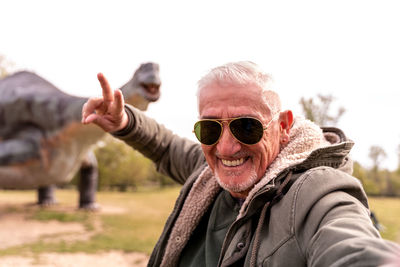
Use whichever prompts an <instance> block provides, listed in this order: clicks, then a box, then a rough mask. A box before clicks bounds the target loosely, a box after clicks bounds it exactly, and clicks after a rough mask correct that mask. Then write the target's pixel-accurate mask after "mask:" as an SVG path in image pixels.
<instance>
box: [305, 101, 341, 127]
mask: <svg viewBox="0 0 400 267" xmlns="http://www.w3.org/2000/svg"><path fill="white" fill-rule="evenodd" d="M317 97H318V100H314V99H313V98H309V99H305V98H303V97H302V98H301V99H300V105H301V107H302V109H303V113H304V116H305V117H306V119H309V120H310V121H313V122H315V123H316V124H318V125H319V126H328V125H331V126H335V125H336V124H337V122H338V121H339V119H340V117H342V115H343V114H344V112H345V111H346V110H345V108H343V107H339V110H338V111H337V112H336V115H330V108H331V104H332V102H333V101H334V97H333V96H332V95H321V94H318V95H317Z"/></svg>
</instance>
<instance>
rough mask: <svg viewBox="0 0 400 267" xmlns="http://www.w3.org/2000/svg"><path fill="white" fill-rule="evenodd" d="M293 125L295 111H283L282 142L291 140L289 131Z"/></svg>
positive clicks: (280, 118) (281, 123)
mask: <svg viewBox="0 0 400 267" xmlns="http://www.w3.org/2000/svg"><path fill="white" fill-rule="evenodd" d="M292 125H293V113H292V111H291V110H285V111H282V112H281V113H280V114H279V126H280V131H281V132H280V136H281V138H280V142H281V144H287V143H288V142H289V138H290V136H289V132H290V128H292Z"/></svg>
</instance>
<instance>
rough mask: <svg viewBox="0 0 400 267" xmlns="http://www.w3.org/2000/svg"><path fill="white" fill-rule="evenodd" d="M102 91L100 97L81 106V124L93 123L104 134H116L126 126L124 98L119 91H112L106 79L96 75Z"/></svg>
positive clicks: (101, 75) (90, 99)
mask: <svg viewBox="0 0 400 267" xmlns="http://www.w3.org/2000/svg"><path fill="white" fill-rule="evenodd" d="M97 79H98V80H99V82H100V85H101V88H102V89H103V96H102V97H93V98H89V100H88V101H87V102H86V103H85V104H84V105H83V108H82V123H83V124H89V123H94V124H96V125H98V126H99V127H101V128H102V129H103V130H104V131H106V132H117V131H119V130H121V129H124V128H125V127H126V126H127V125H128V115H127V114H126V111H125V109H124V105H125V102H124V97H123V95H122V92H121V91H120V90H118V89H117V90H112V89H111V87H110V85H109V83H108V81H107V79H106V77H104V75H103V74H102V73H99V74H97Z"/></svg>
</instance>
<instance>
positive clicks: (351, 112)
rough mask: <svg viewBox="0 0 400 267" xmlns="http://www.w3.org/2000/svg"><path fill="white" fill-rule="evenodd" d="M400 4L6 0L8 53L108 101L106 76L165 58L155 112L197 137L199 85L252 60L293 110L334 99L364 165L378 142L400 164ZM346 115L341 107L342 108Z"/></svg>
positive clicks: (23, 65)
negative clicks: (211, 74)
mask: <svg viewBox="0 0 400 267" xmlns="http://www.w3.org/2000/svg"><path fill="white" fill-rule="evenodd" d="M399 14H400V2H399V1H397V0H392V1H390V0H375V1H369V0H336V1H324V0H315V1H311V0H304V1H294V0H293V1H285V0H276V1H268V0H264V1H253V0H246V1H237V0H229V1H228V0H222V1H217V0H202V1H189V0H186V1H183V0H182V1H175V0H169V1H162V0H159V1H151V0H148V1H133V0H130V1H121V0H113V1H111V0H110V1H104V0H97V1H89V0H87V1H76V0H69V1H61V0H59V1H54V0H51V1H47V0H46V1H44V0H35V1H31V0H24V1H21V0H0V30H1V31H0V55H3V56H5V57H6V58H7V60H8V61H11V62H13V63H14V64H15V65H14V70H22V69H24V70H30V71H33V72H35V73H37V74H39V75H40V76H42V77H43V78H45V79H47V80H48V81H50V82H51V83H53V84H54V85H56V86H57V87H58V88H60V89H61V90H63V91H64V92H66V93H69V94H72V95H77V96H87V97H89V96H97V95H99V94H100V93H101V89H100V86H99V85H98V82H97V80H96V74H97V73H98V72H103V73H104V74H105V76H106V77H107V78H108V79H109V82H110V83H111V86H112V87H114V88H118V87H120V86H122V85H123V84H124V83H125V82H127V81H128V80H129V79H130V78H131V76H132V74H133V72H134V71H135V70H136V68H137V67H138V66H139V65H140V64H141V63H143V62H148V61H153V62H157V63H159V64H160V72H161V79H162V87H161V90H162V93H161V98H160V100H159V101H158V102H156V103H152V104H151V105H150V106H149V109H148V110H147V111H146V113H147V114H148V115H149V116H150V117H153V118H155V119H156V120H158V121H159V122H160V123H162V124H164V125H165V126H167V127H168V128H170V129H171V130H173V131H174V132H175V133H177V134H179V135H182V136H185V137H188V138H191V139H193V140H195V139H194V136H193V134H192V128H193V124H194V122H195V121H196V120H197V118H198V114H197V99H196V89H197V81H198V80H199V79H200V78H201V77H202V76H203V75H204V74H205V73H206V72H207V71H208V70H209V69H211V68H213V67H215V66H218V65H221V64H225V63H227V62H232V61H239V60H251V61H253V62H255V63H257V64H259V65H260V66H261V67H262V68H263V69H264V70H265V71H266V72H268V73H269V74H271V75H272V77H273V79H274V86H275V90H276V91H277V92H278V93H279V94H280V96H281V99H282V103H283V108H284V109H291V110H292V111H293V112H294V114H295V115H296V114H301V113H302V110H301V107H300V104H299V101H300V99H301V97H304V98H311V97H313V98H315V97H316V96H317V95H318V94H322V95H332V96H334V98H335V102H334V103H335V105H336V106H335V107H334V109H337V108H338V107H344V108H345V109H346V112H345V113H344V115H343V116H342V118H341V119H340V121H339V123H338V125H337V126H338V127H340V128H341V129H342V130H343V131H344V132H345V134H346V135H347V137H348V138H350V139H352V140H353V141H355V146H354V148H353V150H352V152H351V156H352V158H353V160H356V161H358V162H360V163H361V164H362V165H363V166H364V167H371V165H372V162H371V160H370V158H369V156H368V153H369V149H370V147H371V146H375V145H377V146H381V147H382V148H383V149H384V150H385V152H386V154H387V157H386V159H385V160H384V162H383V163H382V167H384V168H388V169H391V170H393V169H395V168H397V166H398V163H399V160H398V152H397V151H398V147H399V145H400V124H399V119H398V118H397V117H398V115H399V114H400V105H399V100H400V75H399V74H400V34H399V32H400V16H399ZM333 113H334V112H333Z"/></svg>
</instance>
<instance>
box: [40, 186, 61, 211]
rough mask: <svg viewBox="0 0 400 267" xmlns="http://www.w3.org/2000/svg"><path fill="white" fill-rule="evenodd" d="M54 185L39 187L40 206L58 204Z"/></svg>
mask: <svg viewBox="0 0 400 267" xmlns="http://www.w3.org/2000/svg"><path fill="white" fill-rule="evenodd" d="M54 189H55V186H54V185H49V186H43V187H39V189H38V204H39V205H40V206H51V205H54V204H56V203H57V201H56V199H55V197H54Z"/></svg>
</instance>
